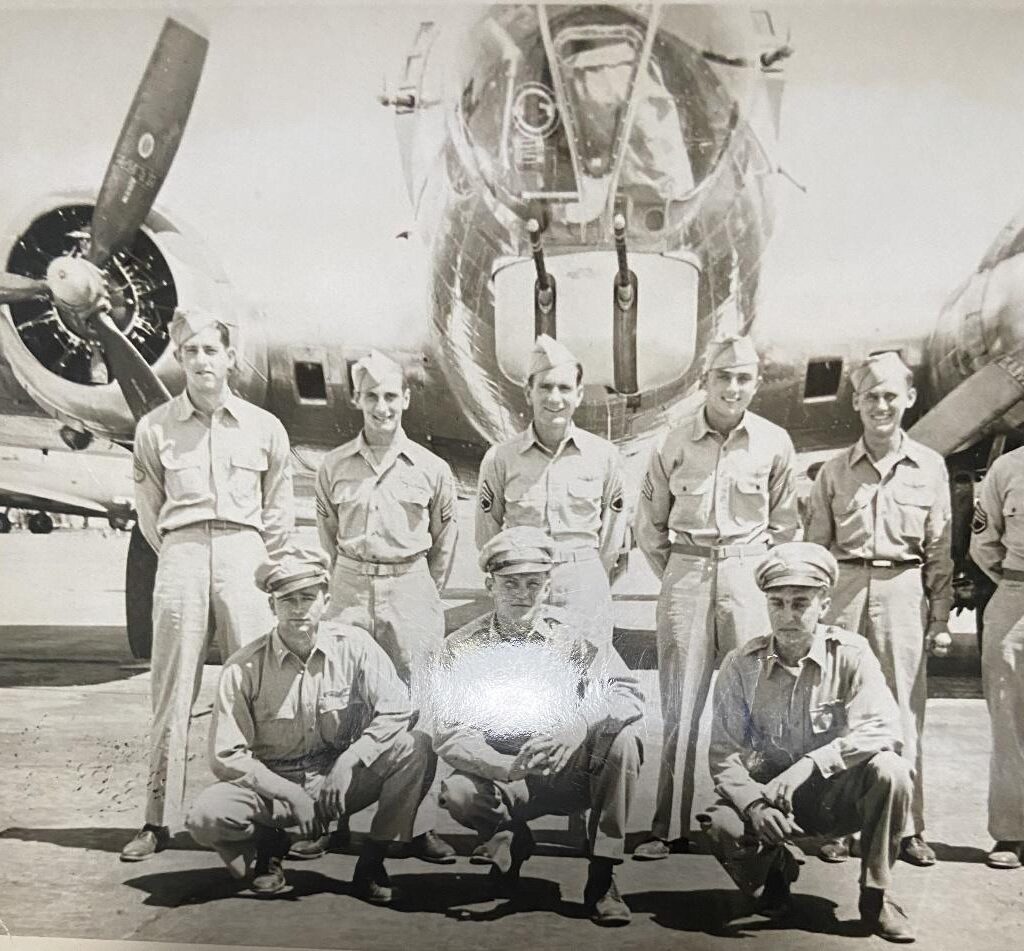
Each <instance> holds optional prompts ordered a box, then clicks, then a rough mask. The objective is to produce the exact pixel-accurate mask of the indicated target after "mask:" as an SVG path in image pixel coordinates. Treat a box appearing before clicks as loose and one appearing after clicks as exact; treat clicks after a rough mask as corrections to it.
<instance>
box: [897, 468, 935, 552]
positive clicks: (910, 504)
mask: <svg viewBox="0 0 1024 951" xmlns="http://www.w3.org/2000/svg"><path fill="white" fill-rule="evenodd" d="M892 500H893V503H894V506H895V509H896V517H897V520H898V523H899V529H900V535H901V536H903V538H905V539H907V540H908V541H920V540H921V539H922V538H924V528H925V522H926V520H927V518H928V510H929V509H930V508H931V507H932V502H933V501H934V493H933V492H932V488H931V486H929V485H928V483H926V482H904V483H900V484H899V485H896V486H894V487H893V492H892Z"/></svg>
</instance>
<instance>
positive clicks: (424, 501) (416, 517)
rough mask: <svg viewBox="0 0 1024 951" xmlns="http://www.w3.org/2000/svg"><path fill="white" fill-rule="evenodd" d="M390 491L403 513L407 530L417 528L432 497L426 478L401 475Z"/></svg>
mask: <svg viewBox="0 0 1024 951" xmlns="http://www.w3.org/2000/svg"><path fill="white" fill-rule="evenodd" d="M392 491H393V492H394V493H395V498H396V499H397V500H398V503H399V504H400V505H401V506H402V508H403V510H404V511H405V515H406V518H407V519H408V521H409V528H410V529H415V528H417V527H418V526H419V524H420V523H421V522H422V521H423V519H424V518H425V516H426V511H427V508H428V507H429V505H430V497H431V495H432V489H431V487H430V484H429V483H428V482H427V480H426V477H425V476H421V475H414V474H409V475H403V476H402V477H401V478H400V479H397V480H396V481H395V483H394V487H393V489H392Z"/></svg>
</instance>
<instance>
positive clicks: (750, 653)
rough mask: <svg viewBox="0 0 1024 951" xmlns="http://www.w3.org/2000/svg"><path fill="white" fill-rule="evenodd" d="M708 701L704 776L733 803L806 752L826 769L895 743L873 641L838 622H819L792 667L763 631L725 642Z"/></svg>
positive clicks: (896, 731) (895, 717) (896, 728)
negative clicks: (737, 642)
mask: <svg viewBox="0 0 1024 951" xmlns="http://www.w3.org/2000/svg"><path fill="white" fill-rule="evenodd" d="M713 708H714V718H713V720H712V723H711V744H710V746H709V748H708V760H709V763H710V765H711V778H712V779H713V780H714V783H715V790H716V792H718V794H719V795H720V796H723V797H724V798H726V799H728V800H729V801H730V802H732V803H733V805H735V806H736V808H737V809H739V810H740V811H743V810H745V809H747V807H748V806H750V804H751V803H753V802H756V801H757V800H758V799H760V798H761V796H762V795H763V792H764V790H763V785H764V784H765V783H768V782H769V781H771V780H772V779H774V778H775V777H776V776H778V775H779V773H781V772H783V771H784V770H786V769H788V768H789V767H790V766H792V765H793V764H794V763H795V762H796V761H797V760H798V759H800V758H801V757H803V756H809V757H810V758H811V759H812V760H814V764H815V766H816V767H817V768H818V771H819V772H820V773H821V775H822V776H825V777H826V778H827V777H829V776H832V775H834V774H835V773H839V772H842V770H844V769H848V768H849V767H851V766H856V765H857V764H858V763H862V762H864V761H865V760H868V759H870V758H871V757H872V756H874V755H875V754H876V753H880V752H881V751H882V750H894V751H896V752H899V751H900V749H901V747H902V735H901V731H900V713H899V708H898V707H897V706H896V701H895V700H894V699H893V696H892V694H891V693H890V692H889V688H888V687H887V686H886V685H885V677H884V675H883V674H882V668H881V666H880V665H879V663H878V658H876V657H875V655H874V653H873V652H872V650H871V645H870V644H868V642H867V640H865V639H864V638H863V637H861V636H860V635H859V634H853V633H851V632H850V631H844V630H841V629H840V628H837V627H829V626H826V625H819V626H818V630H817V633H816V635H815V637H814V641H813V642H812V644H811V649H810V651H809V652H808V653H807V656H806V657H804V658H802V659H801V661H800V664H799V669H798V672H796V673H793V672H792V671H790V670H789V669H788V668H786V667H784V666H783V665H782V663H781V662H780V661H779V660H778V658H777V655H776V654H775V650H774V640H773V638H772V635H770V634H769V635H762V636H761V637H755V638H753V639H752V640H750V641H748V642H747V643H746V644H744V645H743V646H742V647H738V648H736V649H735V650H732V651H730V652H729V653H728V654H727V655H726V657H725V659H724V660H723V661H722V668H721V670H720V672H719V674H718V681H717V682H716V683H715V697H714V707H713Z"/></svg>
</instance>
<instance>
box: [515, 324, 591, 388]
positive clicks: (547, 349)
mask: <svg viewBox="0 0 1024 951" xmlns="http://www.w3.org/2000/svg"><path fill="white" fill-rule="evenodd" d="M565 363H571V364H572V365H573V366H575V367H580V368H582V366H583V364H582V363H580V361H579V360H578V359H577V358H576V354H574V353H573V352H572V351H571V350H570V349H569V348H568V347H567V346H565V344H562V343H559V342H558V341H557V340H555V339H554V337H549V336H548V335H547V334H541V335H540V336H539V337H538V338H537V341H536V343H534V345H533V350H532V351H531V353H530V367H529V369H528V371H527V374H526V375H527V377H532V376H534V375H536V374H537V373H543V372H544V371H545V370H550V369H552V368H554V367H560V366H562V365H563V364H565Z"/></svg>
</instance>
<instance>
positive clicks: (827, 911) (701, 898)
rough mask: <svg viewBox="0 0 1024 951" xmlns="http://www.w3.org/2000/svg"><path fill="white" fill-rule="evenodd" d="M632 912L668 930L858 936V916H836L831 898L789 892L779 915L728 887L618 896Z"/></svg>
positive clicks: (740, 934)
mask: <svg viewBox="0 0 1024 951" xmlns="http://www.w3.org/2000/svg"><path fill="white" fill-rule="evenodd" d="M623 897H624V898H625V900H626V904H627V905H629V907H630V908H631V909H632V911H633V913H634V914H647V915H650V916H651V920H652V921H654V922H655V924H659V925H661V926H662V927H663V928H669V929H671V930H673V931H692V932H703V933H704V934H708V935H713V936H717V937H729V938H741V937H744V936H749V935H751V934H756V933H757V932H760V931H781V930H785V931H794V930H795V931H806V932H808V933H811V934H832V935H842V936H849V937H853V936H859V935H863V934H864V929H863V927H862V926H861V923H860V921H859V920H858V919H851V920H849V921H839V920H838V919H837V918H836V914H835V910H836V908H837V907H838V906H837V905H836V903H835V902H834V901H830V900H829V899H827V898H822V897H820V896H818V895H802V894H800V893H799V892H794V894H793V900H794V906H795V907H794V910H793V912H792V914H790V915H788V916H787V917H786V918H784V919H779V920H773V919H770V918H762V917H760V916H755V915H754V914H753V913H752V911H751V908H752V904H751V901H750V900H749V899H748V898H746V897H744V896H743V895H742V894H741V893H740V892H738V891H735V890H733V889H725V888H712V889H703V890H700V891H685V892H679V891H670V892H669V891H664V892H632V893H631V894H627V895H624V896H623Z"/></svg>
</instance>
